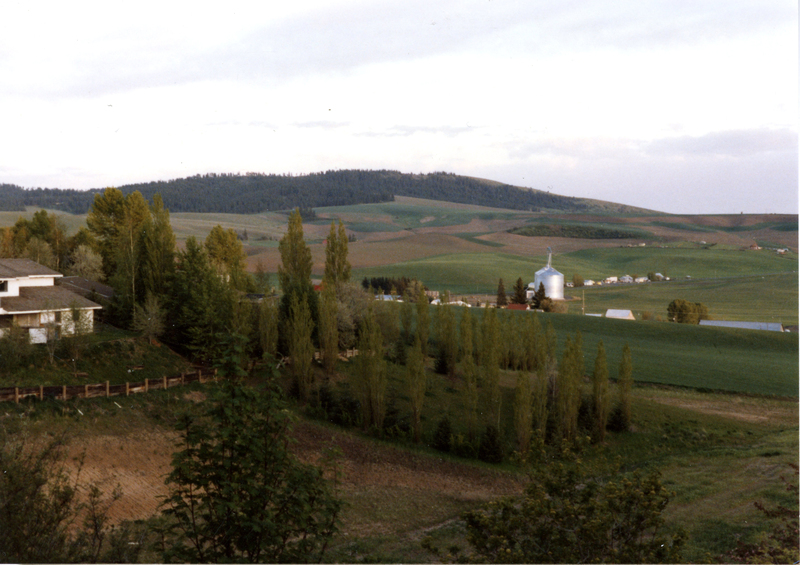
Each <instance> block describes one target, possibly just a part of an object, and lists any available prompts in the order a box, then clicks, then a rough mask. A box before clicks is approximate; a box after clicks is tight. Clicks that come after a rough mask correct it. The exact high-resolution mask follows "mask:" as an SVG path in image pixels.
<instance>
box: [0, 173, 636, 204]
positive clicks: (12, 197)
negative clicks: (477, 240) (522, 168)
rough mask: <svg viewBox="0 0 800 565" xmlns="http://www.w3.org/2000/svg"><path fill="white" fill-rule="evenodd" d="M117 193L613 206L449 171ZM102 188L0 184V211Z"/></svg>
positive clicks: (166, 184) (219, 180)
mask: <svg viewBox="0 0 800 565" xmlns="http://www.w3.org/2000/svg"><path fill="white" fill-rule="evenodd" d="M117 188H119V190H120V191H121V192H122V193H123V194H124V195H128V194H131V193H133V192H135V191H139V192H140V193H141V194H142V196H144V197H145V198H146V199H148V200H152V199H153V197H154V196H155V195H156V194H161V197H162V198H163V200H164V205H165V206H166V207H167V208H169V209H170V210H171V211H172V212H173V213H174V212H199V213H227V214H252V213H254V212H266V211H272V210H288V209H292V208H295V207H301V206H303V207H312V208H313V207H322V206H346V205H353V204H369V203H376V202H389V201H392V200H394V197H395V196H410V197H414V198H426V199H430V200H443V201H447V202H456V203H460V204H473V205H479V206H489V207H494V208H507V209H512V210H525V211H534V212H539V211H559V212H564V213H584V212H592V211H597V209H598V207H605V206H608V205H607V203H602V204H601V203H599V202H597V201H593V200H588V199H582V198H572V197H567V196H559V195H557V194H550V193H549V192H545V191H541V190H534V189H530V188H521V187H517V186H511V185H508V184H502V183H496V182H492V181H487V180H481V179H475V178H472V177H466V176H460V175H455V174H452V173H444V172H436V173H430V174H419V175H415V174H406V173H400V172H397V171H388V170H381V171H366V170H341V171H325V172H320V173H312V174H308V175H299V176H292V175H275V174H269V175H268V174H262V173H247V174H244V175H241V174H216V173H208V174H205V175H195V176H192V177H188V178H183V179H174V180H169V181H153V182H148V183H141V184H130V185H125V186H120V187H117ZM101 190H102V189H99V188H98V189H92V190H88V191H82V190H75V189H58V188H36V189H24V188H22V187H19V186H16V185H12V184H0V211H24V209H25V206H38V207H41V208H48V209H52V210H61V211H64V212H70V213H72V214H85V213H86V212H87V211H88V210H89V208H91V206H92V201H93V199H94V195H95V194H98V193H100V192H101ZM614 209H615V211H618V212H623V211H633V210H635V209H634V208H631V207H629V206H622V205H615V206H614Z"/></svg>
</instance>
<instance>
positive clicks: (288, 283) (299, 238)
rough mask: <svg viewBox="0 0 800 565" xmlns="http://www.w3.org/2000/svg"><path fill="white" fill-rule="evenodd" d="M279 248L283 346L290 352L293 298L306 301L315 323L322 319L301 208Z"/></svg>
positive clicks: (290, 219) (280, 334)
mask: <svg viewBox="0 0 800 565" xmlns="http://www.w3.org/2000/svg"><path fill="white" fill-rule="evenodd" d="M278 249H279V251H280V254H281V264H280V265H279V266H278V281H279V282H280V285H281V290H282V291H283V296H282V297H281V303H280V320H281V325H280V331H279V338H280V339H279V347H280V349H281V350H282V351H284V352H286V351H288V350H289V344H288V342H287V338H288V331H287V329H288V328H287V327H286V324H287V321H288V319H289V316H290V312H289V309H290V305H291V302H292V297H294V296H297V298H298V303H299V302H300V301H302V300H305V302H306V304H307V306H308V309H309V312H310V314H311V319H312V321H313V320H317V319H318V317H319V302H318V298H317V294H316V293H315V292H314V287H313V285H312V284H311V267H312V260H311V250H310V249H309V248H308V245H306V242H305V239H304V238H303V218H302V217H301V216H300V211H299V210H298V209H295V210H294V211H293V212H292V213H291V214H290V215H289V225H288V228H287V230H286V233H285V234H284V236H283V237H282V238H281V241H280V243H279V244H278Z"/></svg>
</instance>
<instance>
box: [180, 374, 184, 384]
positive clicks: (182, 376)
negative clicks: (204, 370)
mask: <svg viewBox="0 0 800 565" xmlns="http://www.w3.org/2000/svg"><path fill="white" fill-rule="evenodd" d="M183 384H184V382H183V373H181V385H183Z"/></svg>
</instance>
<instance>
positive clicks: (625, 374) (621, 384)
mask: <svg viewBox="0 0 800 565" xmlns="http://www.w3.org/2000/svg"><path fill="white" fill-rule="evenodd" d="M632 387H633V361H632V360H631V348H630V346H629V345H628V344H627V343H626V344H625V346H624V347H623V348H622V360H621V361H620V363H619V379H618V380H617V393H618V399H617V411H618V413H619V414H618V418H617V420H618V426H617V427H618V428H619V429H621V430H629V429H630V427H631V388H632Z"/></svg>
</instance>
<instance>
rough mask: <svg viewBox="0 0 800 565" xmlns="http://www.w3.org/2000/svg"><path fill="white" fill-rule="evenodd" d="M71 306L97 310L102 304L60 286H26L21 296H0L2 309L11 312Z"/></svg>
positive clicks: (0, 308) (67, 307) (29, 311)
mask: <svg viewBox="0 0 800 565" xmlns="http://www.w3.org/2000/svg"><path fill="white" fill-rule="evenodd" d="M71 308H80V309H87V308H91V309H93V310H96V309H98V308H102V306H100V305H99V304H97V303H95V302H92V301H91V300H89V299H88V298H84V297H83V296H80V295H78V294H75V293H74V292H70V291H68V290H67V289H65V288H62V287H60V286H26V287H22V288H20V289H19V296H5V297H3V298H0V311H5V313H9V314H25V313H32V312H47V311H52V310H69V309H71Z"/></svg>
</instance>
